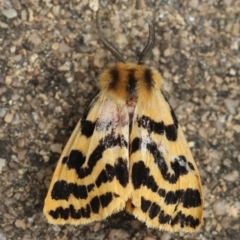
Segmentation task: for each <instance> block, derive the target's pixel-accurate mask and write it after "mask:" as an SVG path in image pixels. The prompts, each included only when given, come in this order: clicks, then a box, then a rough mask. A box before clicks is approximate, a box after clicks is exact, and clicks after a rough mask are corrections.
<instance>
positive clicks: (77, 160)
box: [62, 150, 86, 169]
mask: <svg viewBox="0 0 240 240" xmlns="http://www.w3.org/2000/svg"><path fill="white" fill-rule="evenodd" d="M85 160H86V158H85V156H83V154H82V152H81V151H78V150H72V151H71V152H70V154H69V156H67V157H64V158H63V160H62V164H66V165H67V166H68V168H69V169H72V168H75V169H77V168H81V166H82V165H83V164H84V162H85Z"/></svg>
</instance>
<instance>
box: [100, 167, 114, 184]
mask: <svg viewBox="0 0 240 240" xmlns="http://www.w3.org/2000/svg"><path fill="white" fill-rule="evenodd" d="M114 176H115V171H114V167H112V166H111V165H110V164H106V169H103V170H102V171H101V173H100V174H99V176H98V178H97V180H96V185H97V187H99V186H100V185H101V184H103V183H106V182H112V180H113V178H114Z"/></svg>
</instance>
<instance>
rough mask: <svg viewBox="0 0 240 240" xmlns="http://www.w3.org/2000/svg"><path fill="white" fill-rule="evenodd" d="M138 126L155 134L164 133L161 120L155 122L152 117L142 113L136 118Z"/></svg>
mask: <svg viewBox="0 0 240 240" xmlns="http://www.w3.org/2000/svg"><path fill="white" fill-rule="evenodd" d="M137 122H138V127H142V128H144V129H146V130H147V131H148V133H149V134H150V133H151V132H153V133H156V134H164V124H163V122H155V121H154V120H153V119H151V118H149V117H147V116H145V115H143V116H142V117H140V118H139V119H138V120H137Z"/></svg>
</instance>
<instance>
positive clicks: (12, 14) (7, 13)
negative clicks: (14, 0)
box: [2, 8, 17, 19]
mask: <svg viewBox="0 0 240 240" xmlns="http://www.w3.org/2000/svg"><path fill="white" fill-rule="evenodd" d="M2 14H3V15H4V16H5V17H7V18H8V19H12V18H15V17H17V11H16V10H15V9H13V8H11V9H4V10H2Z"/></svg>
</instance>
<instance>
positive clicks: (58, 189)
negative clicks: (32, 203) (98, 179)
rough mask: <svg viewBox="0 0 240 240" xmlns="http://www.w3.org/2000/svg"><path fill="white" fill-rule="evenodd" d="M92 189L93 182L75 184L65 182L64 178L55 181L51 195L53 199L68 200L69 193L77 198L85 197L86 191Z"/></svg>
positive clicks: (86, 195)
mask: <svg viewBox="0 0 240 240" xmlns="http://www.w3.org/2000/svg"><path fill="white" fill-rule="evenodd" d="M93 189H94V185H93V184H89V185H87V186H86V185H77V184H75V183H67V182H66V181H64V180H60V181H57V182H55V184H54V186H53V189H52V193H51V196H52V198H53V199H55V200H63V199H64V200H68V198H69V196H70V194H73V196H74V197H75V198H77V199H86V198H87V197H88V193H89V192H91V191H92V190H93Z"/></svg>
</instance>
